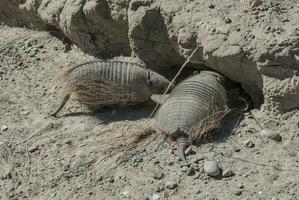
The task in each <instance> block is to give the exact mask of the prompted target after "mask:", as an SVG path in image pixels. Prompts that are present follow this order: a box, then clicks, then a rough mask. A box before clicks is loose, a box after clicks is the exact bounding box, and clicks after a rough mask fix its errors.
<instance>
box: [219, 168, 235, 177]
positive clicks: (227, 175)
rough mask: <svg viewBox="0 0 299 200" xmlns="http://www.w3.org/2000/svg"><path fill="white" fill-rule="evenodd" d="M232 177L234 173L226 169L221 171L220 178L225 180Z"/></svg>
mask: <svg viewBox="0 0 299 200" xmlns="http://www.w3.org/2000/svg"><path fill="white" fill-rule="evenodd" d="M234 175H235V173H234V172H233V171H232V170H231V169H226V170H223V172H222V176H223V177H225V178H227V177H231V176H234Z"/></svg>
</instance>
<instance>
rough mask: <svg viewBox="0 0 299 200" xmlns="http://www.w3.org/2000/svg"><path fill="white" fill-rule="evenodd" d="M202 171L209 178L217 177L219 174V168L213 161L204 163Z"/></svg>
mask: <svg viewBox="0 0 299 200" xmlns="http://www.w3.org/2000/svg"><path fill="white" fill-rule="evenodd" d="M204 171H205V172H206V173H207V174H208V175H209V176H218V175H219V173H220V169H219V166H218V164H217V162H215V161H206V162H205V164H204Z"/></svg>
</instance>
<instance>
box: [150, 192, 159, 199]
mask: <svg viewBox="0 0 299 200" xmlns="http://www.w3.org/2000/svg"><path fill="white" fill-rule="evenodd" d="M159 199H160V195H159V194H156V193H154V194H153V195H152V200H159Z"/></svg>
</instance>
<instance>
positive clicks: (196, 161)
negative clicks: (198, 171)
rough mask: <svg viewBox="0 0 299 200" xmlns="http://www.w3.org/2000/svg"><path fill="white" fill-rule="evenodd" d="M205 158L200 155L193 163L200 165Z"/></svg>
mask: <svg viewBox="0 0 299 200" xmlns="http://www.w3.org/2000/svg"><path fill="white" fill-rule="evenodd" d="M204 159H205V157H204V156H203V155H198V156H196V158H194V159H193V160H192V163H199V162H200V161H202V160H204Z"/></svg>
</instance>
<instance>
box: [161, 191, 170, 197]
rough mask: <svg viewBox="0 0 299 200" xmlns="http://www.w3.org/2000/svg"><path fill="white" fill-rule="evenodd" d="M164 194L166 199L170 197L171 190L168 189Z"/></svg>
mask: <svg viewBox="0 0 299 200" xmlns="http://www.w3.org/2000/svg"><path fill="white" fill-rule="evenodd" d="M163 196H164V198H165V199H167V198H169V196H170V195H169V192H168V191H164V195H163Z"/></svg>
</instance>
